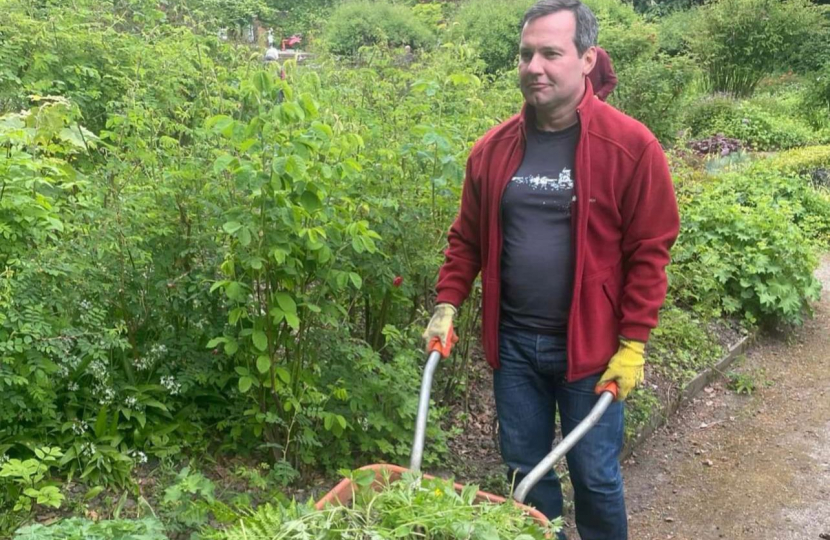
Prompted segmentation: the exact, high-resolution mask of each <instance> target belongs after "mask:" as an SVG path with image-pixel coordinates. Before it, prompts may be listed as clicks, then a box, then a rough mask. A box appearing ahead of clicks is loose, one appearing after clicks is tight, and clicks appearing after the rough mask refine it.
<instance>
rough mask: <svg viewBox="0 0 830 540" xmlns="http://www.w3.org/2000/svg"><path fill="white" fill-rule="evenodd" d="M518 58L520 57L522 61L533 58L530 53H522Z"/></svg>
mask: <svg viewBox="0 0 830 540" xmlns="http://www.w3.org/2000/svg"><path fill="white" fill-rule="evenodd" d="M520 56H521V58H522V60H524V61H529V60H530V59H531V58H533V53H531V52H523V53H521V55H520Z"/></svg>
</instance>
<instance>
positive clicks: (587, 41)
mask: <svg viewBox="0 0 830 540" xmlns="http://www.w3.org/2000/svg"><path fill="white" fill-rule="evenodd" d="M560 11H570V12H571V13H573V14H574V18H575V19H576V32H575V34H574V45H576V51H577V52H578V53H579V56H582V55H583V54H585V51H587V50H588V48H589V47H592V46H594V45H596V44H597V34H598V33H599V26H598V25H597V18H596V17H594V13H593V12H592V11H591V8H589V7H588V6H586V5H585V4H583V3H582V2H580V1H579V0H539V1H538V2H536V3H535V4H533V5H532V6H531V7H530V9H528V10H527V11H526V12H525V16H524V19H523V20H522V28H524V27H525V25H526V24H527V23H529V22H530V21H533V20H535V19H538V18H539V17H545V16H546V15H552V14H554V13H558V12H560Z"/></svg>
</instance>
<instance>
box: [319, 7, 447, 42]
mask: <svg viewBox="0 0 830 540" xmlns="http://www.w3.org/2000/svg"><path fill="white" fill-rule="evenodd" d="M324 39H325V42H326V46H327V47H328V49H329V50H330V51H331V52H333V53H335V54H342V55H353V54H355V53H357V50H358V49H359V48H360V47H365V46H367V45H380V44H383V45H386V46H389V47H402V46H404V45H409V46H410V47H412V48H413V49H422V48H425V47H429V46H430V45H431V44H432V41H433V39H434V38H433V35H432V32H431V31H430V29H429V28H428V27H427V26H426V25H425V24H424V23H423V22H421V21H420V20H419V19H418V18H417V17H415V16H414V14H413V13H412V9H411V8H409V7H407V6H404V5H400V4H390V3H388V2H385V1H381V0H377V1H374V0H373V1H362V0H361V1H357V2H347V3H344V4H341V5H340V6H338V7H337V8H336V9H335V10H334V11H333V12H332V14H331V16H330V17H329V19H328V22H327V23H326V31H325V35H324Z"/></svg>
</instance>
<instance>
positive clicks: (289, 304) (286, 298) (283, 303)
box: [274, 292, 297, 315]
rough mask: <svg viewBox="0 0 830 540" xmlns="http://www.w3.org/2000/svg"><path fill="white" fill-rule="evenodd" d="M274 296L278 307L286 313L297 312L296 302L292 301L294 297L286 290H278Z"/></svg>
mask: <svg viewBox="0 0 830 540" xmlns="http://www.w3.org/2000/svg"><path fill="white" fill-rule="evenodd" d="M274 296H275V297H276V299H277V304H279V306H280V308H282V310H283V311H284V312H285V313H286V314H288V313H292V314H295V315H296V314H297V304H296V302H294V299H293V298H292V297H291V295H290V294H288V293H287V292H278V293H276V294H275V295H274Z"/></svg>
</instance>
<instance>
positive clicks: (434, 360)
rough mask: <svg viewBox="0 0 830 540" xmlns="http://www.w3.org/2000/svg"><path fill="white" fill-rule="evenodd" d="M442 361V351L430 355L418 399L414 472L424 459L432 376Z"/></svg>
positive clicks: (412, 462) (410, 462) (410, 460)
mask: <svg viewBox="0 0 830 540" xmlns="http://www.w3.org/2000/svg"><path fill="white" fill-rule="evenodd" d="M440 360H441V352H440V351H432V352H431V353H429V358H428V359H427V365H426V368H424V379H423V380H422V381H421V397H420V398H419V399H418V416H417V418H416V419H415V440H414V441H413V442H412V455H411V457H410V459H409V468H410V470H413V471H416V472H418V471H420V470H421V460H422V459H423V458H424V437H425V436H426V431H427V418H429V396H430V393H431V391H432V376H433V375H434V374H435V369H436V368H437V367H438V362H439V361H440Z"/></svg>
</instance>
